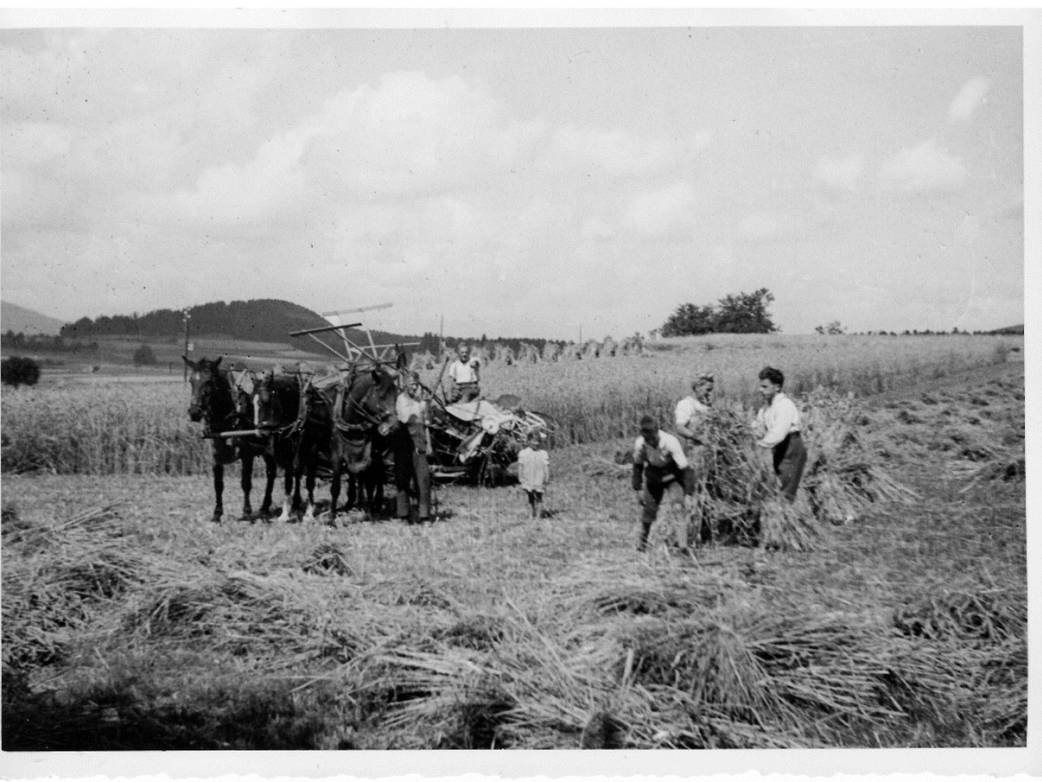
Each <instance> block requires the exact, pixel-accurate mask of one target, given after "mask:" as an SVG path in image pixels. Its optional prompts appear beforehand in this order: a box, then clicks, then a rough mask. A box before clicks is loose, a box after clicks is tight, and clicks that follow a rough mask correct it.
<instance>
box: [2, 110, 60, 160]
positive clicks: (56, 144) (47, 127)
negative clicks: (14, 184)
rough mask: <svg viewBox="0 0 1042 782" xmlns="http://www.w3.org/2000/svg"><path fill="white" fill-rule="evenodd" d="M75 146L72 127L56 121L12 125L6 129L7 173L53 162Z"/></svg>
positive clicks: (4, 143) (7, 125) (5, 155)
mask: <svg viewBox="0 0 1042 782" xmlns="http://www.w3.org/2000/svg"><path fill="white" fill-rule="evenodd" d="M71 146H72V132H71V131H70V130H69V128H67V127H65V126H63V125H58V124H56V123H53V122H9V123H4V127H3V147H2V149H3V159H4V169H5V172H6V171H8V170H10V168H15V169H18V168H22V167H23V166H32V165H36V164H38V163H43V162H46V161H49V160H53V159H54V158H56V157H60V156H62V155H64V154H66V153H67V152H68V151H69V149H70V147H71Z"/></svg>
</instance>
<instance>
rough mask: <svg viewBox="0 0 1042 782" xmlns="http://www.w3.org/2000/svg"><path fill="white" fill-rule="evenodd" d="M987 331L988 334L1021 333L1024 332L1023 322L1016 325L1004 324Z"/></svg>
mask: <svg viewBox="0 0 1042 782" xmlns="http://www.w3.org/2000/svg"><path fill="white" fill-rule="evenodd" d="M988 333H989V334H1023V333H1024V324H1023V323H1020V324H1018V325H1016V326H1006V327H1005V328H1002V329H995V330H994V331H989V332H988Z"/></svg>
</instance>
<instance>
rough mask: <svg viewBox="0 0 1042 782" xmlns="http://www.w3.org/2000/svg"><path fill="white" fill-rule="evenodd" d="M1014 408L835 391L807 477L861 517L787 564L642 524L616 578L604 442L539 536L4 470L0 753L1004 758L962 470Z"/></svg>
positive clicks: (1007, 382)
mask: <svg viewBox="0 0 1042 782" xmlns="http://www.w3.org/2000/svg"><path fill="white" fill-rule="evenodd" d="M721 350H722V349H721ZM712 352H713V353H714V354H716V353H718V352H720V350H714V351H712ZM1018 383H1019V378H1018V377H1016V376H1012V375H1001V376H996V377H994V378H992V379H983V380H980V381H977V382H973V383H967V384H964V386H960V385H958V384H953V383H949V384H943V385H941V386H938V387H935V388H934V389H933V391H932V392H931V393H932V394H933V395H934V396H935V398H936V399H937V402H938V403H937V404H933V405H929V404H922V405H921V406H920V404H919V402H918V394H919V392H918V391H912V392H910V394H911V395H910V396H897V397H893V396H891V397H884V398H881V399H880V400H878V401H877V402H867V403H862V402H860V401H856V402H850V403H849V404H848V403H847V402H844V399H843V398H841V397H839V396H836V395H830V396H829V398H828V405H826V404H825V403H824V402H822V403H821V404H820V409H822V410H824V409H826V408H828V409H830V410H831V412H830V414H829V415H828V416H826V417H824V418H822V419H821V420H819V421H813V420H812V421H811V423H812V424H814V434H813V436H812V437H811V436H808V441H809V447H810V450H811V455H812V459H813V458H815V455H816V454H817V455H819V456H820V455H821V454H822V453H824V454H825V455H826V456H828V457H829V458H830V459H831V461H832V462H835V463H838V467H841V468H843V469H847V470H851V471H853V472H852V474H854V475H857V476H859V480H861V484H860V485H861V487H862V488H864V489H865V490H866V493H863V494H859V495H857V496H856V497H855V498H854V499H850V498H846V499H844V496H843V495H841V494H840V489H839V488H836V487H834V488H833V490H832V494H833V495H834V496H833V499H836V498H837V497H838V498H839V499H836V501H835V502H833V503H831V504H828V503H825V504H824V505H825V506H827V509H830V510H827V513H826V516H827V515H828V514H829V513H832V512H833V511H835V510H836V508H839V509H840V510H841V511H842V510H843V509H845V508H846V507H848V506H856V511H857V518H856V520H854V521H852V522H849V523H843V524H833V523H830V522H829V521H825V519H824V517H823V518H818V520H817V521H814V522H811V523H812V527H811V529H812V530H813V531H814V534H815V535H816V537H815V541H814V543H815V545H813V546H812V547H810V550H799V547H797V546H791V545H790V546H785V547H780V548H776V549H773V548H772V549H768V548H766V547H764V546H757V547H753V546H729V545H715V546H711V547H708V548H703V549H699V550H698V551H696V553H695V555H694V556H693V557H678V556H675V555H673V554H671V553H670V552H669V551H668V550H667V548H666V546H665V545H664V541H665V537H666V532H667V530H666V525H665V523H664V520H660V522H658V523H656V525H655V527H654V528H653V529H652V545H651V547H650V552H649V553H648V554H646V555H643V556H638V555H637V554H636V553H635V552H634V551H633V548H634V545H635V542H636V525H637V512H638V509H637V507H636V506H635V504H634V500H633V496H632V491H631V489H630V488H629V485H628V475H627V472H626V469H625V467H620V466H619V465H617V464H616V463H615V461H614V458H613V456H614V453H615V452H616V451H617V450H619V449H620V448H622V447H624V446H625V443H626V440H625V439H618V440H606V441H603V442H599V443H596V444H586V445H578V446H568V447H564V448H557V449H554V450H553V451H552V452H551V458H552V460H553V465H554V482H553V484H552V485H551V487H550V490H549V492H548V495H547V508H548V510H550V511H552V513H551V514H550V516H549V517H548V518H544V519H540V520H531V519H528V518H527V512H528V509H527V505H526V504H525V502H524V499H523V497H522V496H521V495H520V494H519V493H518V491H517V490H516V489H512V488H499V489H485V488H473V487H466V486H447V487H441V488H440V489H439V499H440V503H439V505H440V508H441V509H442V512H443V517H442V518H441V519H440V520H439V521H438V522H437V523H436V524H434V525H433V526H430V527H406V526H403V525H400V524H398V523H396V522H390V521H375V522H364V523H351V524H348V525H347V526H343V527H340V528H337V529H330V528H327V527H324V526H321V525H317V524H315V525H301V524H277V523H270V524H264V523H260V524H254V525H248V524H235V523H231V524H225V525H214V524H212V523H211V522H210V521H209V520H208V519H209V505H210V487H209V482H208V481H207V480H206V479H205V478H204V477H201V476H197V477H191V476H189V477H184V476H177V475H158V476H155V475H140V474H126V475H120V476H118V477H112V478H106V477H101V478H99V477H97V476H94V475H49V474H46V473H36V474H31V475H18V474H10V473H7V472H6V471H5V474H4V478H3V480H4V503H5V505H4V513H3V546H2V557H3V562H2V564H3V568H2V577H3V585H2V586H3V624H2V631H3V654H4V658H3V673H4V682H3V684H4V686H3V698H4V702H3V745H4V748H5V749H8V750H18V749H222V748H223V749H279V748H282V749H306V748H315V749H338V748H362V749H376V748H381V749H383V748H413V749H418V748H573V747H580V746H585V747H590V748H615V747H624V748H706V747H708V748H724V747H744V748H749V747H760V748H767V747H816V746H829V747H855V746H856V747H878V746H887V747H903V746H933V747H939V746H1023V745H1024V742H1025V738H1026V687H1025V682H1026V668H1027V656H1026V642H1025V630H1024V625H1025V611H1024V606H1025V604H1026V594H1025V592H1026V588H1025V571H1026V549H1025V529H1024V527H1025V497H1024V490H1023V489H1024V485H1023V481H1022V479H1018V478H1017V477H1016V476H1015V475H1014V476H1013V477H1012V478H1010V479H1009V480H1007V479H1006V478H1005V474H1004V473H1003V474H1001V475H1000V474H996V475H985V474H981V475H978V474H977V471H978V470H979V469H980V468H982V467H984V466H987V465H990V464H1001V463H1002V461H1003V460H1004V459H1006V458H1007V457H1008V456H1009V454H1010V453H1014V452H1016V451H1017V449H1020V448H1022V447H1023V400H1022V399H1020V400H1018V399H1016V398H1015V394H1014V393H1013V391H1014V390H1015V389H1016V388H1017V387H1018ZM989 391H991V392H994V393H990V394H989V393H986V392H989ZM972 398H979V399H988V400H989V405H988V407H987V408H982V406H981V405H976V404H973V403H972V401H971V399H972ZM912 407H915V408H916V409H917V414H918V415H919V416H920V418H921V419H922V423H920V424H905V423H901V421H900V420H899V414H900V412H902V411H905V410H908V409H910V408H912ZM989 408H990V409H993V411H994V415H993V416H992V417H990V418H988V417H981V416H979V415H977V414H976V413H975V412H972V411H975V410H978V409H989ZM816 409H818V408H816ZM946 412H947V413H948V414H949V415H947V416H946V415H945V413H946ZM971 420H976V423H973V422H971ZM942 423H943V424H944V425H941V424H942ZM851 437H853V438H855V439H854V440H853V441H852V440H851V439H850V438H851ZM905 437H907V438H909V439H902V438H905ZM956 437H958V438H961V442H960V441H959V440H957V439H956ZM967 443H978V444H979V443H983V444H984V445H986V446H987V447H988V449H989V451H988V454H987V455H986V456H985V457H984V458H983V459H981V460H977V461H974V460H973V459H972V458H971V456H972V455H973V449H969V450H966V449H964V448H963V447H962V446H964V445H966V444H967ZM887 449H889V450H887ZM844 459H846V461H844ZM872 467H876V468H880V469H878V470H877V471H876V472H874V473H873V472H871V469H870V468H872ZM883 467H885V468H886V469H882V468H883ZM967 470H972V471H973V472H972V474H971V473H969V472H967ZM897 477H899V478H900V483H898V482H897V481H896V480H893V482H892V483H888V482H887V480H885V479H896V478H897ZM869 479H871V480H869ZM855 499H856V503H855ZM844 502H846V503H847V504H846V505H845V504H844ZM830 520H831V517H830ZM804 521H806V519H804Z"/></svg>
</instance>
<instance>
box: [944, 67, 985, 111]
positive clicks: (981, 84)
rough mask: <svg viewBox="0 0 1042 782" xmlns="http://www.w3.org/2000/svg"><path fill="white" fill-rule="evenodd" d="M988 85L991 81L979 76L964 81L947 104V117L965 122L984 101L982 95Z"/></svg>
mask: <svg viewBox="0 0 1042 782" xmlns="http://www.w3.org/2000/svg"><path fill="white" fill-rule="evenodd" d="M990 86H991V82H989V81H988V80H987V79H985V78H983V77H980V76H978V77H976V78H974V79H970V80H969V81H968V82H966V83H965V84H964V85H963V86H962V89H961V90H959V93H958V95H956V96H955V98H954V99H953V100H952V102H951V105H949V106H948V119H949V120H951V121H952V122H965V121H967V120H968V119H970V117H972V116H973V114H974V112H976V111H977V109H978V108H980V106H981V104H982V103H983V102H984V96H985V95H986V94H987V92H988V88H989V87H990Z"/></svg>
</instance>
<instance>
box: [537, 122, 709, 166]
mask: <svg viewBox="0 0 1042 782" xmlns="http://www.w3.org/2000/svg"><path fill="white" fill-rule="evenodd" d="M711 142H712V135H711V134H710V133H709V132H708V131H700V132H698V133H696V134H695V135H694V137H693V138H690V139H683V140H680V141H678V142H674V143H671V142H668V141H666V140H664V139H661V138H659V139H652V138H644V137H641V136H637V135H635V134H633V133H628V132H626V131H623V130H618V129H615V130H601V129H597V128H578V127H575V126H574V125H566V126H564V127H562V128H560V129H559V130H558V131H557V132H556V133H554V136H553V149H554V151H555V153H556V154H557V155H559V156H560V157H562V158H563V159H564V160H565V161H567V162H568V163H571V164H573V165H580V166H595V167H597V168H600V169H603V170H604V171H605V172H607V173H608V174H611V175H612V176H640V175H643V174H653V173H656V172H660V171H663V170H666V169H667V168H669V167H670V166H675V165H678V164H680V163H682V162H684V161H686V160H690V159H691V158H692V157H693V156H694V155H695V154H697V153H698V152H699V151H701V150H703V149H705V148H706V147H707V146H709V144H710V143H711Z"/></svg>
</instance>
